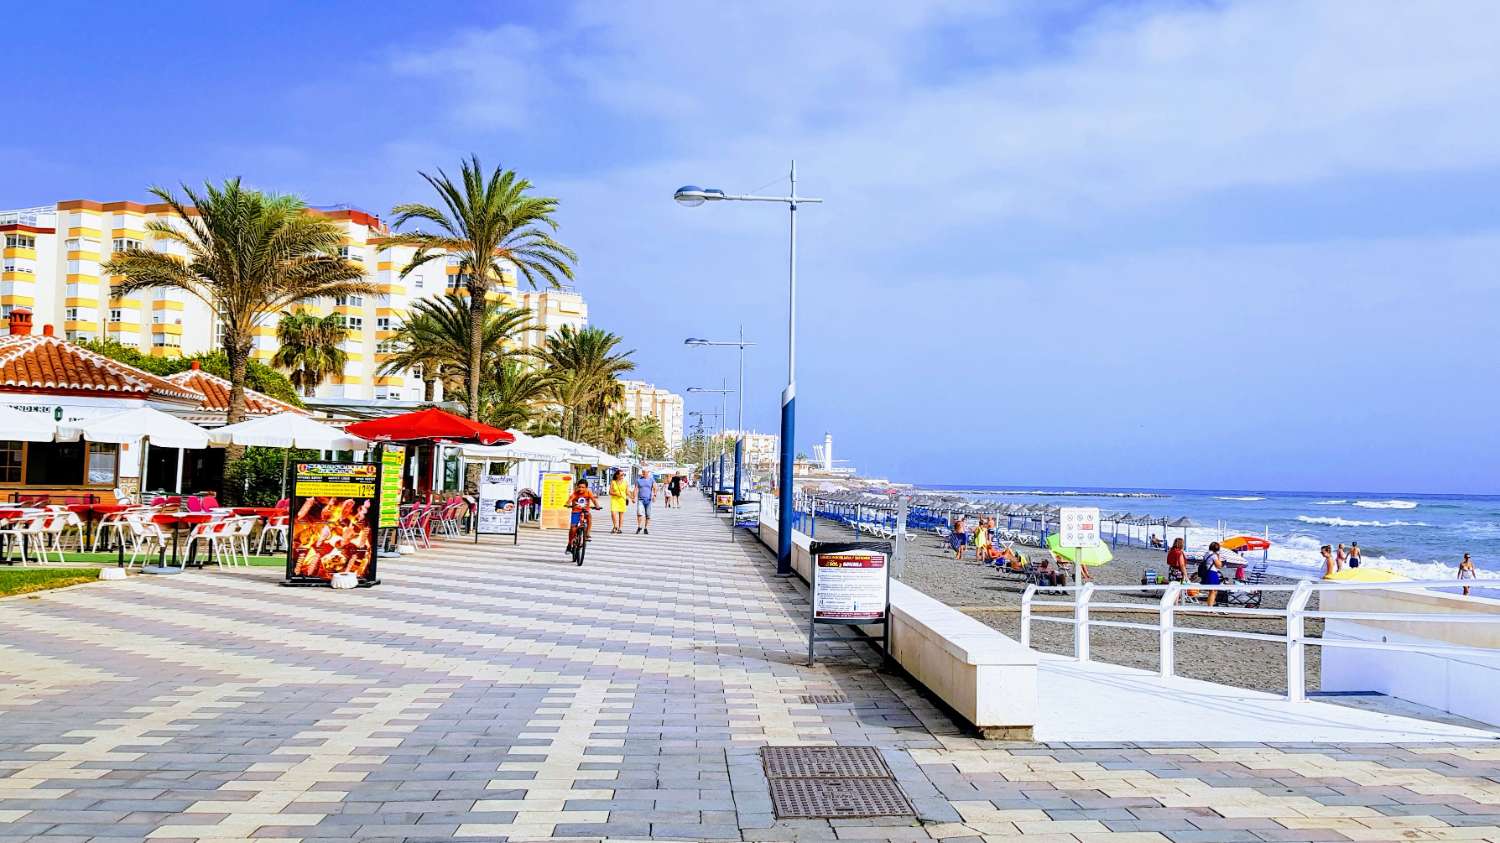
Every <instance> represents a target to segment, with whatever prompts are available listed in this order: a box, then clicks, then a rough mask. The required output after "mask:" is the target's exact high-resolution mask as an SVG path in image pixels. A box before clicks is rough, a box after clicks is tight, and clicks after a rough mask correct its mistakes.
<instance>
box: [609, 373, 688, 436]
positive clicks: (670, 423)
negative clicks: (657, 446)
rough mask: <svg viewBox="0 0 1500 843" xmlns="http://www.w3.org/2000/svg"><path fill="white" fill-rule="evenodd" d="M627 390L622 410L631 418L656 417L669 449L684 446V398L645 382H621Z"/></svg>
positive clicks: (622, 402)
mask: <svg viewBox="0 0 1500 843" xmlns="http://www.w3.org/2000/svg"><path fill="white" fill-rule="evenodd" d="M620 385H621V386H622V387H624V389H625V397H624V399H623V400H622V401H621V408H622V409H624V410H625V412H627V413H629V414H630V415H631V416H633V417H635V418H638V419H643V418H645V417H647V416H655V417H656V421H657V422H658V423H659V424H660V425H661V432H662V438H663V439H665V440H666V442H667V447H668V448H671V449H674V450H675V449H676V448H677V446H678V445H681V444H682V396H681V395H678V394H677V393H675V392H670V391H668V390H665V389H659V388H657V387H656V386H655V385H653V384H649V383H646V382H645V381H620Z"/></svg>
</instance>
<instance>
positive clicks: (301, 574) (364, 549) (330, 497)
mask: <svg viewBox="0 0 1500 843" xmlns="http://www.w3.org/2000/svg"><path fill="white" fill-rule="evenodd" d="M291 512H292V518H291V536H290V540H289V541H288V542H287V556H286V580H285V582H283V583H282V584H283V585H328V584H329V583H330V582H331V581H332V579H333V575H334V574H338V573H344V572H348V573H352V574H354V575H355V576H356V577H358V578H359V585H360V587H362V588H364V587H369V586H372V585H379V584H380V580H379V579H378V578H377V576H376V569H375V565H376V561H375V536H376V532H377V530H378V529H379V523H380V464H379V463H373V462H299V463H296V464H295V465H294V466H293V473H292V502H291Z"/></svg>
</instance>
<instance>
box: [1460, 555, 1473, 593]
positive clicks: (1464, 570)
mask: <svg viewBox="0 0 1500 843" xmlns="http://www.w3.org/2000/svg"><path fill="white" fill-rule="evenodd" d="M1458 578H1459V579H1460V580H1472V579H1477V578H1478V574H1476V573H1475V572H1474V560H1473V559H1470V558H1469V554H1467V553H1465V554H1464V560H1463V561H1462V562H1460V563H1458ZM1464 596H1465V597H1467V596H1469V587H1468V586H1467V585H1466V586H1464Z"/></svg>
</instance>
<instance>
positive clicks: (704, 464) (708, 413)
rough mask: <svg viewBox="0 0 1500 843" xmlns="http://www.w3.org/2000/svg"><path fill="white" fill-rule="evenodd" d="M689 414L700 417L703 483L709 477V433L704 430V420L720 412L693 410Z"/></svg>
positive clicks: (700, 453)
mask: <svg viewBox="0 0 1500 843" xmlns="http://www.w3.org/2000/svg"><path fill="white" fill-rule="evenodd" d="M688 415H689V416H697V417H698V434H699V435H700V436H702V437H703V439H702V440H701V441H700V442H699V443H698V481H699V482H700V483H702V482H704V481H706V480H707V479H708V434H706V433H704V431H703V420H704V419H707V418H713V417H715V416H717V415H719V414H718V413H715V412H712V411H706V412H705V411H703V410H693V411H692V412H690V413H688Z"/></svg>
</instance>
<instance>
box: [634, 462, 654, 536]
mask: <svg viewBox="0 0 1500 843" xmlns="http://www.w3.org/2000/svg"><path fill="white" fill-rule="evenodd" d="M655 495H656V478H655V477H653V476H651V469H649V468H646V467H645V466H641V476H640V477H638V478H636V481H635V487H634V488H633V489H631V497H633V498H635V534H636V535H638V536H639V535H640V534H641V533H645V534H646V535H648V536H649V535H651V498H653V497H654V496H655Z"/></svg>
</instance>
